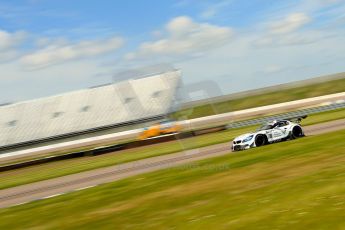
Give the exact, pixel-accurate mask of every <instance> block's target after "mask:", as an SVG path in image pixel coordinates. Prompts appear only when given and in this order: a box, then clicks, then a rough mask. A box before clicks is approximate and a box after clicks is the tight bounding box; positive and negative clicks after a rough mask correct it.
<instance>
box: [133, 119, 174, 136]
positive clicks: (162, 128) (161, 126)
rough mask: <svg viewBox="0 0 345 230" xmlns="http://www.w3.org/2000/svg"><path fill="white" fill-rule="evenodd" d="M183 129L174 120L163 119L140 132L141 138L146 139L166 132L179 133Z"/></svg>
mask: <svg viewBox="0 0 345 230" xmlns="http://www.w3.org/2000/svg"><path fill="white" fill-rule="evenodd" d="M180 130H181V127H180V125H178V124H177V123H176V122H174V121H162V122H159V123H158V124H154V125H152V126H150V127H146V128H144V130H143V132H141V133H140V135H139V139H140V140H145V139H147V138H151V137H156V136H160V135H165V134H171V133H178V132H179V131H180Z"/></svg>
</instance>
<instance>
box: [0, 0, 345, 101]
mask: <svg viewBox="0 0 345 230" xmlns="http://www.w3.org/2000/svg"><path fill="white" fill-rule="evenodd" d="M344 28H345V1H344V0H291V1H287V0H284V1H283V0H275V1H272V0H252V1H240V0H220V1H216V0H214V1H196V0H176V1H170V0H165V1H154V0H145V1H135V0H128V1H110V0H99V1H85V0H84V1H82V0H73V1H70V0H59V1H57V0H55V1H53V0H12V1H3V0H2V1H0V70H1V72H0V83H1V84H0V96H1V97H0V103H4V102H10V101H20V100H27V99H32V98H37V97H43V96H48V95H53V94H58V93H63V92H67V91H70V90H76V89H81V88H85V87H89V86H93V85H98V84H104V83H107V82H110V81H112V76H113V75H114V73H116V72H118V71H121V70H124V69H130V68H135V67H141V66H146V65H152V64H157V63H162V62H164V63H171V64H173V65H174V66H175V67H177V68H180V69H181V70H182V72H183V80H184V81H185V82H186V83H193V82H198V81H205V80H212V81H215V82H216V83H217V84H219V85H220V87H221V89H222V91H223V93H231V92H237V91H242V90H247V89H253V88H258V87H263V86H269V85H274V84H279V83H284V82H290V81H295V80H301V79H306V78H310V77H315V76H319V75H324V74H331V73H336V72H343V71H344V70H345V67H344V65H343V63H344V61H345V45H344V44H345V29H344Z"/></svg>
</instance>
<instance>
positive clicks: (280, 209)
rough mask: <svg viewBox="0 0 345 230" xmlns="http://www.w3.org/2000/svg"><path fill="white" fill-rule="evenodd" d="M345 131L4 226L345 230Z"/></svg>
mask: <svg viewBox="0 0 345 230" xmlns="http://www.w3.org/2000/svg"><path fill="white" fill-rule="evenodd" d="M344 136H345V130H342V131H338V132H333V133H328V134H324V135H319V136H313V137H306V138H303V139H298V140H294V141H289V142H283V143H278V144H274V145H268V146H264V147H261V148H257V149H251V150H247V151H243V152H239V153H236V154H229V155H226V156H223V157H218V158H212V159H208V160H204V161H201V162H196V163H194V164H189V165H185V166H179V167H175V168H172V169H166V170H160V171H156V172H152V173H148V174H143V175H139V176H136V177H131V178H128V179H125V180H121V181H117V182H113V183H109V184H106V185H102V186H97V187H95V188H91V189H87V190H84V191H79V192H74V193H70V194H67V195H63V196H59V197H55V198H51V199H47V200H43V201H37V202H32V203H29V204H25V205H21V206H16V207H12V208H7V209H2V210H0V229H97V228H99V229H344V226H345V219H344V213H345V142H344V141H343V140H344Z"/></svg>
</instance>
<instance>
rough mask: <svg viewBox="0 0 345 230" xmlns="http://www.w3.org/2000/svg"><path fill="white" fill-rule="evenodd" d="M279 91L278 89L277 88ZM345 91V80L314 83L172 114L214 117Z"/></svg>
mask: <svg viewBox="0 0 345 230" xmlns="http://www.w3.org/2000/svg"><path fill="white" fill-rule="evenodd" d="M278 89H279V87H278ZM344 91H345V78H342V79H337V80H331V81H327V82H321V83H315V84H311V85H307V86H299V87H296V88H291V89H283V90H281V89H279V90H278V91H273V92H263V93H261V94H258V95H252V96H246V97H243V98H237V99H232V100H228V101H221V102H216V103H213V104H212V105H211V104H205V105H200V106H196V107H192V108H188V109H184V110H181V111H178V112H176V113H174V114H172V117H173V118H175V119H178V118H179V117H184V119H187V118H188V119H192V118H198V117H204V116H210V115H214V114H216V113H226V112H232V111H236V110H242V109H248V108H254V107H258V106H265V105H269V104H276V103H282V102H287V101H294V100H299V99H304V98H309V97H317V96H322V95H327V94H333V93H340V92H344Z"/></svg>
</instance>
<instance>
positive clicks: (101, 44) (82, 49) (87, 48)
mask: <svg viewBox="0 0 345 230" xmlns="http://www.w3.org/2000/svg"><path fill="white" fill-rule="evenodd" d="M40 42H41V43H42V41H39V43H40ZM43 43H44V42H43ZM122 44H123V39H122V38H119V37H112V38H110V39H106V40H94V41H80V42H78V43H75V44H70V43H66V41H64V42H61V41H58V42H52V43H50V44H49V45H47V46H45V47H44V48H41V49H39V50H37V51H35V52H33V53H31V54H27V55H25V56H23V57H22V58H21V59H20V61H21V63H22V64H24V65H25V66H26V67H27V68H29V69H37V68H44V67H47V66H49V65H53V64H59V63H62V62H65V61H69V60H75V59H80V58H88V57H93V56H97V55H100V54H105V53H109V52H113V51H114V50H117V49H118V48H120V47H121V46H122Z"/></svg>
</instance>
